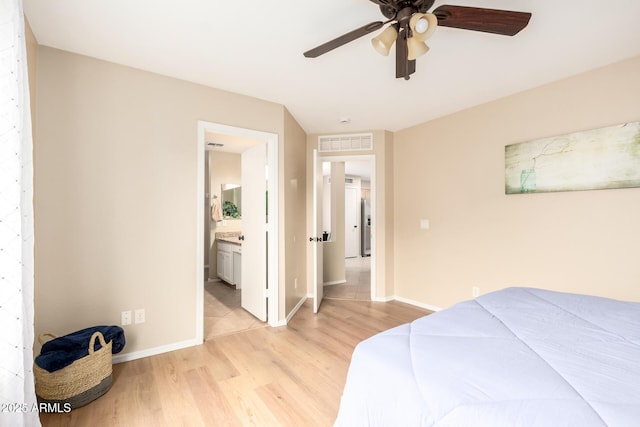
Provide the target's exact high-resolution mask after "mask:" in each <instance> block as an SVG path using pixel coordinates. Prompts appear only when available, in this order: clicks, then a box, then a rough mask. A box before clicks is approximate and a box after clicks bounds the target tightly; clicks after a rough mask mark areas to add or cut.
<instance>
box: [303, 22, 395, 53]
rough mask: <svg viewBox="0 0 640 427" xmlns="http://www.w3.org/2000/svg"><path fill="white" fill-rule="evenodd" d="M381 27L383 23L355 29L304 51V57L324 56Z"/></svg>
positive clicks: (372, 23) (374, 23) (373, 23)
mask: <svg viewBox="0 0 640 427" xmlns="http://www.w3.org/2000/svg"><path fill="white" fill-rule="evenodd" d="M383 25H384V22H382V21H377V22H371V23H369V24H367V25H363V26H362V27H360V28H356V29H355V30H353V31H349V32H348V33H346V34H343V35H341V36H340V37H336V38H335V39H333V40H330V41H328V42H326V43H323V44H321V45H320V46H317V47H314V48H313V49H311V50H308V51H306V52H305V53H304V56H305V57H307V58H317V57H318V56H320V55H322V54H325V53H327V52H329V51H331V50H333V49H335V48H337V47H340V46H342V45H343V44H347V43H349V42H351V41H353V40H355V39H359V38H360V37H362V36H365V35H367V34H369V33H371V32H373V31H376V30H379V29H380V28H382V26H383Z"/></svg>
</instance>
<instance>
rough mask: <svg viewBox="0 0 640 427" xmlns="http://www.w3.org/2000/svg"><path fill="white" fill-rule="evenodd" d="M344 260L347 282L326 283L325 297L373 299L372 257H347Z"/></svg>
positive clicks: (359, 299)
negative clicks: (337, 283) (338, 283)
mask: <svg viewBox="0 0 640 427" xmlns="http://www.w3.org/2000/svg"><path fill="white" fill-rule="evenodd" d="M344 261H345V277H346V280H347V282H346V283H344V284H340V285H325V286H324V297H325V298H332V299H351V300H358V301H371V257H362V258H361V257H356V258H347V259H345V260H344Z"/></svg>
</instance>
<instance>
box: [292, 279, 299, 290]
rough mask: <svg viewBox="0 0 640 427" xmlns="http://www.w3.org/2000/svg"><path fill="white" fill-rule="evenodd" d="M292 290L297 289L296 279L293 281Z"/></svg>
mask: <svg viewBox="0 0 640 427" xmlns="http://www.w3.org/2000/svg"><path fill="white" fill-rule="evenodd" d="M293 289H298V278H297V277H296V278H295V279H293Z"/></svg>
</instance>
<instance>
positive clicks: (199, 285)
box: [141, 121, 205, 357]
mask: <svg viewBox="0 0 640 427" xmlns="http://www.w3.org/2000/svg"><path fill="white" fill-rule="evenodd" d="M204 135H205V126H204V122H201V121H198V153H197V155H196V158H197V164H196V168H197V169H196V170H197V173H196V180H197V182H196V198H197V200H196V206H197V209H196V211H197V212H196V260H197V261H196V307H195V309H196V310H195V312H196V338H195V341H196V342H197V343H198V344H202V343H203V342H204V197H203V195H204V155H205V138H204ZM141 357H144V356H141Z"/></svg>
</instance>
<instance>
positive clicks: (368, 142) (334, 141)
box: [318, 133, 373, 153]
mask: <svg viewBox="0 0 640 427" xmlns="http://www.w3.org/2000/svg"><path fill="white" fill-rule="evenodd" d="M371 150H373V134H372V133H361V134H352V135H327V136H319V137H318V151H319V152H321V153H335V152H341V151H371Z"/></svg>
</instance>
